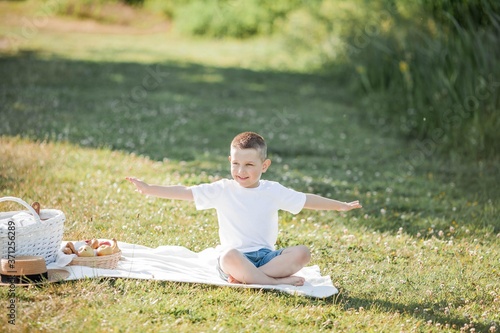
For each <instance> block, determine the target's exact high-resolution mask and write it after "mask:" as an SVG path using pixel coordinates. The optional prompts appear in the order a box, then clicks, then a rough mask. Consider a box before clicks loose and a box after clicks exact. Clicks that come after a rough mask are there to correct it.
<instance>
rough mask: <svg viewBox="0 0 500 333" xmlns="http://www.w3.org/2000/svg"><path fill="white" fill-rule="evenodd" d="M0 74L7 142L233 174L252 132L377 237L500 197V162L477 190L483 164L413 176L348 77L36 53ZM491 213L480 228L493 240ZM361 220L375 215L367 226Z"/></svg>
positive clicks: (292, 172)
mask: <svg viewBox="0 0 500 333" xmlns="http://www.w3.org/2000/svg"><path fill="white" fill-rule="evenodd" d="M0 77H2V80H1V82H0V135H6V136H18V135H19V136H22V137H27V138H29V139H32V140H39V141H43V140H48V141H67V142H70V143H73V144H76V145H79V146H83V147H91V148H96V147H106V148H109V149H112V150H120V151H125V152H128V153H136V154H140V155H145V156H148V157H150V158H151V159H153V160H159V161H161V160H163V159H165V158H167V159H170V160H173V161H176V162H179V161H203V162H207V163H205V165H206V166H204V167H202V166H200V164H196V163H194V164H192V165H191V166H190V165H187V166H183V172H186V173H187V174H189V173H195V174H196V173H200V172H201V171H204V172H206V173H207V174H214V173H215V174H221V173H222V174H227V170H226V169H225V168H226V164H225V163H226V161H227V160H226V156H227V150H228V143H229V142H230V140H231V139H232V138H233V137H234V135H235V134H237V133H239V132H241V131H247V130H251V131H256V132H259V133H261V134H262V135H264V137H266V139H267V140H268V142H269V147H270V148H269V152H270V154H271V155H272V158H273V167H272V168H271V169H270V171H269V172H268V173H267V174H266V177H269V178H270V179H273V180H277V181H280V182H283V183H284V184H285V185H287V186H290V187H293V188H295V189H297V190H300V191H311V192H315V193H318V194H322V195H326V194H328V193H332V194H333V196H334V197H335V198H339V199H343V200H349V199H352V200H355V199H360V200H361V202H362V203H363V204H364V209H363V212H356V213H355V214H353V215H352V216H356V217H358V218H360V220H361V222H358V225H360V226H361V225H364V226H368V227H369V228H372V229H374V230H380V231H396V230H397V229H399V228H400V227H403V228H404V229H405V231H406V232H410V233H413V234H416V233H417V232H419V231H421V230H427V229H428V228H429V227H430V226H432V225H434V226H436V228H449V224H450V222H451V221H453V220H455V219H461V220H466V221H468V220H474V219H477V211H476V210H474V209H469V208H468V207H467V206H466V203H474V202H475V201H481V200H483V198H484V201H485V203H484V204H485V205H486V206H487V205H490V206H494V205H495V203H496V202H497V201H498V197H499V193H498V188H497V187H495V186H489V184H493V183H495V181H496V180H497V179H498V173H497V172H496V171H497V170H498V165H496V164H495V165H494V166H493V167H491V168H485V169H484V170H482V173H481V175H482V176H481V177H482V178H480V179H478V181H474V182H471V181H463V180H464V179H470V176H471V174H473V173H475V172H476V169H475V168H471V167H468V168H463V172H462V173H460V172H458V171H457V170H459V169H456V168H455V167H454V166H453V165H450V164H449V163H448V162H442V163H441V164H440V165H439V166H437V167H435V166H434V165H433V164H432V163H434V162H429V163H428V161H427V160H426V161H421V163H420V164H419V167H418V168H417V170H416V171H413V172H411V173H407V172H408V170H409V168H408V166H409V165H408V161H411V158H412V154H413V153H415V152H414V151H411V150H410V151H408V150H407V149H408V145H407V143H405V142H398V141H397V140H396V139H394V138H391V137H387V136H384V135H382V134H380V133H379V132H378V131H377V130H376V129H374V128H369V127H367V125H363V124H365V122H362V121H359V120H360V119H361V118H363V117H365V116H366V112H367V111H366V110H363V109H361V108H357V107H355V106H356V98H357V97H356V96H352V94H350V93H348V90H347V88H346V86H347V84H346V81H347V79H346V78H328V77H324V76H319V75H308V74H298V73H283V72H271V71H251V70H246V69H237V68H219V67H209V66H202V65H199V64H192V63H176V62H164V63H159V64H157V63H154V64H140V63H124V62H92V61H81V60H69V59H63V58H57V57H47V56H46V55H44V54H39V53H36V52H29V51H27V52H21V53H19V54H18V55H15V56H6V55H4V56H0ZM384 133H387V131H384ZM431 157H433V158H434V157H435V158H436V160H438V161H439V160H440V159H439V158H438V156H431ZM433 158H430V157H429V160H432V159H433ZM208 161H210V162H208ZM285 166H286V169H285ZM299 170H300V171H299ZM443 170H444V171H443ZM430 175H432V177H431V176H430ZM442 175H444V176H442ZM442 193H444V194H445V195H443V194H442ZM487 198H490V199H491V200H492V201H491V203H488V202H486V200H487ZM463 207H465V208H463ZM457 208H458V209H457ZM454 209H456V210H454ZM491 211H492V213H489V214H486V215H485V216H484V217H482V218H481V221H480V222H479V223H478V224H479V227H484V226H486V227H490V226H491V225H493V228H494V230H496V232H497V231H498V230H500V229H499V228H500V226H499V225H498V221H492V218H491V216H493V215H494V210H493V209H491ZM381 212H386V213H385V214H381ZM365 214H367V215H369V216H372V217H376V219H372V220H370V221H368V223H367V222H366V221H363V220H362V218H363V215H365ZM475 216H476V217H475ZM404 217H409V219H405V218H404ZM416 219H418V221H419V222H418V223H415V220H416ZM436 220H438V221H436ZM467 223H469V222H467ZM474 223H475V222H474ZM353 225H356V223H354V224H353Z"/></svg>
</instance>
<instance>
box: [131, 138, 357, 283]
mask: <svg viewBox="0 0 500 333" xmlns="http://www.w3.org/2000/svg"><path fill="white" fill-rule="evenodd" d="M229 162H230V164H231V176H232V178H233V179H232V180H229V179H221V180H219V181H216V182H214V183H211V184H201V185H196V186H192V187H186V186H159V185H149V184H147V183H145V182H143V181H141V180H139V179H137V178H133V177H127V180H129V181H130V182H132V183H133V184H134V185H135V186H136V188H137V191H138V192H140V193H142V194H145V195H152V196H156V197H161V198H167V199H179V200H189V201H194V203H195V206H196V209H198V210H201V209H209V208H215V209H216V210H217V218H218V221H219V237H220V242H221V245H222V248H223V249H224V251H223V252H222V254H221V256H220V257H219V259H218V267H217V269H218V270H219V275H220V276H221V278H223V279H224V280H226V281H228V282H231V283H247V284H263V285H275V284H290V285H295V286H301V285H303V284H304V279H303V278H301V277H298V276H294V275H293V274H295V273H297V272H298V271H299V270H301V269H302V268H303V267H304V266H306V265H307V264H308V263H309V261H310V259H311V254H310V252H309V249H308V248H307V247H306V246H305V245H299V246H292V247H288V248H285V249H279V250H275V248H274V245H275V243H276V240H277V238H278V210H285V211H288V212H290V213H292V214H298V213H299V212H300V211H301V210H302V209H304V208H306V209H315V210H337V211H348V210H351V209H356V208H361V205H360V204H359V202H358V201H353V202H348V203H346V202H340V201H336V200H332V199H328V198H324V197H321V196H319V195H315V194H306V193H301V192H297V191H294V190H292V189H288V188H286V187H284V186H282V185H281V184H279V183H277V182H273V181H267V180H261V179H260V178H261V176H262V174H263V173H264V172H266V171H267V169H268V168H269V166H270V165H271V160H270V159H268V158H267V145H266V142H265V141H264V139H263V138H262V136H260V135H258V134H256V133H253V132H244V133H241V134H239V135H237V136H236V137H235V138H234V139H233V141H232V142H231V155H230V156H229Z"/></svg>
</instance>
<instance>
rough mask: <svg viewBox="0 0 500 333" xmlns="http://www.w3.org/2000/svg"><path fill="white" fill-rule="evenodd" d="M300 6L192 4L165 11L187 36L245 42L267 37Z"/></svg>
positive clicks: (260, 0)
mask: <svg viewBox="0 0 500 333" xmlns="http://www.w3.org/2000/svg"><path fill="white" fill-rule="evenodd" d="M299 4H300V2H299V1H298V0H293V1H286V0H281V1H271V0H245V1H243V0H240V1H230V0H226V1H224V0H209V1H203V0H194V1H186V2H184V4H183V5H180V4H179V5H178V6H176V7H175V8H170V9H169V13H168V14H169V15H171V16H173V18H174V20H175V24H176V27H177V29H178V30H180V31H181V32H183V33H187V34H189V35H198V36H207V37H215V38H222V37H235V38H248V37H252V36H256V35H270V34H272V33H273V32H274V30H275V27H276V26H277V25H279V22H280V20H284V19H285V18H286V16H287V14H288V13H289V12H290V11H291V10H292V9H294V8H296V7H297V6H298V5H299Z"/></svg>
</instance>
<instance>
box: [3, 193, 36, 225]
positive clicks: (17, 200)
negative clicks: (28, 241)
mask: <svg viewBox="0 0 500 333" xmlns="http://www.w3.org/2000/svg"><path fill="white" fill-rule="evenodd" d="M4 201H14V202H17V203H18V204H21V205H23V206H24V207H26V208H27V209H28V210H29V212H30V213H31V215H33V218H34V219H35V222H37V223H40V224H41V223H42V221H40V215H38V214H37V213H36V212H35V210H34V209H33V207H31V206H30V205H29V204H28V203H27V202H25V201H24V200H22V199H19V198H16V197H3V198H0V202H4Z"/></svg>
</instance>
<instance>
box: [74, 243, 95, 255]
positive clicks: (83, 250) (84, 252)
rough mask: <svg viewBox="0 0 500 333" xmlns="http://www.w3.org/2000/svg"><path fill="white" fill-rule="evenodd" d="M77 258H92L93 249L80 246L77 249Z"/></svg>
mask: <svg viewBox="0 0 500 333" xmlns="http://www.w3.org/2000/svg"><path fill="white" fill-rule="evenodd" d="M77 254H78V256H79V257H93V256H94V249H93V248H91V247H90V245H82V246H80V248H79V249H78V253H77Z"/></svg>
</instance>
